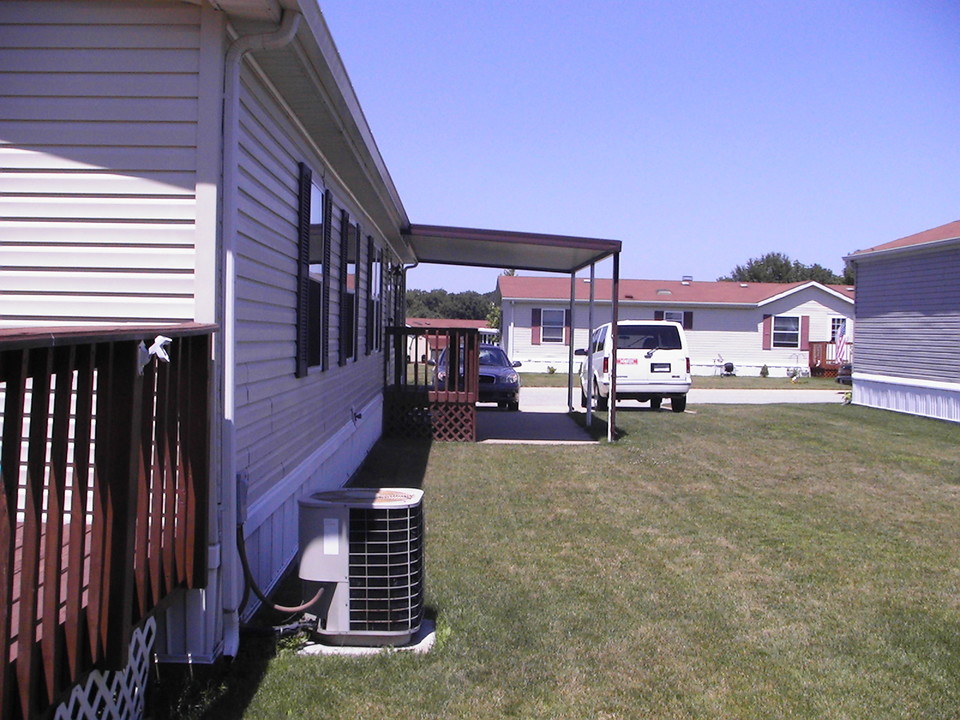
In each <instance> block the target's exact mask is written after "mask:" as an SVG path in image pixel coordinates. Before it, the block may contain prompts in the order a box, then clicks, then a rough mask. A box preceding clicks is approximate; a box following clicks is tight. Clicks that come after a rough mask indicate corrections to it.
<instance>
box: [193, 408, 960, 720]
mask: <svg viewBox="0 0 960 720" xmlns="http://www.w3.org/2000/svg"><path fill="white" fill-rule="evenodd" d="M691 410H692V412H688V413H683V414H674V413H671V412H659V413H652V412H629V411H621V412H620V413H618V422H619V423H620V424H621V430H622V432H623V439H622V440H621V441H620V442H619V443H617V444H616V445H613V446H611V445H607V444H605V443H602V444H599V445H596V446H577V447H569V446H568V447H544V446H520V445H516V446H504V445H495V446H493V445H468V444H435V445H433V446H432V447H430V448H420V450H421V451H422V452H420V453H419V454H417V453H414V454H413V455H412V457H413V459H414V461H413V462H410V463H409V466H401V465H400V464H398V463H397V458H398V457H404V456H405V455H404V452H405V451H404V446H403V444H401V443H393V444H384V445H382V446H381V447H380V451H379V454H378V455H377V456H375V458H374V459H373V462H372V463H371V465H370V467H369V468H368V470H369V472H368V474H366V475H365V476H364V478H363V479H364V480H365V481H366V482H368V483H373V482H377V481H379V482H381V483H382V484H388V485H400V484H414V483H416V484H420V483H421V482H422V485H423V487H424V489H425V491H426V500H425V508H426V511H427V521H428V545H427V559H428V573H429V574H428V595H429V598H428V605H429V609H430V612H431V613H434V614H435V615H436V618H437V624H438V627H439V642H438V647H437V648H436V649H435V650H434V651H433V652H432V653H430V654H428V655H425V656H411V655H406V654H402V653H384V654H382V655H380V656H378V657H375V658H372V659H344V658H304V657H299V656H297V655H295V654H294V653H293V652H292V650H290V649H288V648H287V647H286V646H285V645H284V643H281V646H280V649H279V650H276V651H275V648H274V645H273V643H272V642H271V641H268V640H264V639H262V638H250V639H247V640H245V641H244V648H243V649H242V653H241V655H242V657H241V658H238V661H237V662H236V663H235V665H234V667H233V668H232V670H231V673H230V674H228V675H227V676H226V677H225V678H224V677H221V678H218V679H217V681H216V682H214V683H211V685H209V686H208V687H207V692H208V695H212V696H216V695H217V694H218V693H219V696H220V699H219V701H217V700H209V699H208V700H206V701H205V702H207V703H208V704H209V706H210V707H211V710H210V711H209V712H208V714H207V717H211V718H213V717H216V718H231V717H244V718H270V719H273V718H282V717H298V718H299V717H304V718H306V717H310V718H312V717H325V718H501V717H515V718H570V719H577V720H581V719H583V718H771V719H773V718H871V719H872V720H875V719H877V718H911V719H912V718H954V717H960V590H958V589H960V563H958V557H960V513H958V511H960V484H958V483H960V480H958V478H960V453H958V452H957V447H958V445H960V427H958V426H957V425H953V424H948V423H940V422H935V421H929V420H924V419H920V418H914V417H908V416H903V415H895V414H892V413H885V412H880V411H873V410H868V409H864V408H859V407H854V406H843V405H796V406H785V405H779V406H775V405H774V406H749V407H747V406H729V405H723V406H721V405H715V406H710V405H701V406H696V407H693V408H691ZM598 417H599V418H601V419H603V418H604V417H605V416H604V414H602V413H601V414H598ZM275 620H276V619H275ZM200 704H202V702H201V701H199V700H196V701H194V705H195V706H197V705H200ZM238 708H239V709H238ZM183 716H184V717H186V715H183Z"/></svg>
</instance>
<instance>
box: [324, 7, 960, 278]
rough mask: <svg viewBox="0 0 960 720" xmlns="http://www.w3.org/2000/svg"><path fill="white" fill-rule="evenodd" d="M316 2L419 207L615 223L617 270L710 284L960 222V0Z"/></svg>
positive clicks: (476, 218)
mask: <svg viewBox="0 0 960 720" xmlns="http://www.w3.org/2000/svg"><path fill="white" fill-rule="evenodd" d="M320 6H321V9H322V11H323V13H324V16H325V17H326V20H327V23H328V25H329V27H330V30H331V33H332V34H333V37H334V40H335V42H336V44H337V47H338V49H339V51H340V54H341V56H342V58H343V60H344V63H345V64H346V67H347V71H348V73H349V75H350V78H351V81H352V82H353V85H354V89H355V90H356V92H357V95H358V97H359V98H360V103H361V105H362V107H363V109H364V113H365V115H366V118H367V122H368V123H369V124H370V127H371V128H372V130H373V133H374V136H375V137H376V139H377V144H378V146H379V148H380V152H381V154H382V155H383V157H384V159H385V161H386V164H387V167H388V168H389V170H390V173H391V175H392V177H393V180H394V183H395V184H396V186H397V189H398V191H399V193H400V197H401V199H402V200H403V203H404V207H405V208H406V210H407V214H408V216H409V218H410V221H411V222H413V223H426V224H442V225H457V226H464V227H478V228H492V229H501V230H519V231H529V232H545V233H558V234H565V235H581V236H587V237H602V238H613V239H617V240H622V241H623V254H622V258H621V275H622V276H623V277H631V278H647V279H679V278H680V277H681V276H682V275H693V277H694V279H695V280H715V279H716V278H717V277H719V276H721V275H724V274H726V273H728V272H729V271H730V270H731V269H732V268H733V267H734V266H735V265H737V264H742V263H744V262H746V261H747V260H749V259H750V258H753V257H759V256H761V255H763V254H764V253H767V252H771V251H777V252H784V253H786V254H788V255H789V256H790V257H791V258H793V259H795V260H799V261H800V262H802V263H804V264H812V263H820V264H821V265H824V266H825V267H829V268H831V269H833V270H835V271H837V272H839V271H840V270H842V267H843V260H842V258H843V256H844V255H845V254H848V253H850V252H852V251H854V250H857V249H860V248H865V247H870V246H872V245H876V244H879V243H882V242H887V241H890V240H895V239H897V238H899V237H903V236H905V235H910V234H913V233H915V232H920V231H921V230H926V229H928V228H931V227H935V226H937V225H942V224H943V223H946V222H950V221H953V220H957V219H960V112H958V109H960V104H958V100H960V61H958V40H957V39H958V37H960V3H957V2H955V0H899V1H897V0H890V1H881V0H869V1H844V0H829V1H825V2H821V1H819V0H803V1H800V0H767V1H765V2H761V1H759V0H756V1H753V0H751V1H747V0H742V1H738V0H722V1H721V0H716V1H708V0H703V1H698V2H692V1H688V0H636V1H635V2H614V1H613V0H576V1H567V0H552V1H550V2H547V1H545V0H512V1H501V0H489V1H480V0H477V1H473V2H438V1H436V0H434V1H433V2H430V1H428V0H404V1H403V2H388V1H387V0H320ZM610 272H611V271H610V268H609V264H605V265H602V266H600V267H598V275H599V276H609V274H610ZM497 274H498V272H497V271H495V270H482V269H461V268H451V267H447V266H430V265H422V266H420V267H418V268H416V269H414V270H413V271H411V272H410V273H409V275H408V287H410V288H422V289H432V288H437V287H442V288H445V289H447V290H449V291H451V292H459V291H463V290H477V291H480V292H487V291H489V290H492V289H493V288H494V286H495V284H496V276H497ZM521 274H523V273H522V272H521Z"/></svg>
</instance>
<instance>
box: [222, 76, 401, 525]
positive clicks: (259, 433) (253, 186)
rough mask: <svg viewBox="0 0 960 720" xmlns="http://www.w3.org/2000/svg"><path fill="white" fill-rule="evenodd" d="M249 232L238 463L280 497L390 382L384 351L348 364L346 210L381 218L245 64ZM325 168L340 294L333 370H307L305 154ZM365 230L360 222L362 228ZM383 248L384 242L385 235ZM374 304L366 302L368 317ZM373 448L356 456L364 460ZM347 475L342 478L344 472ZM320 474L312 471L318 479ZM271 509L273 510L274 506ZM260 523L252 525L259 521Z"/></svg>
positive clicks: (243, 155) (243, 224)
mask: <svg viewBox="0 0 960 720" xmlns="http://www.w3.org/2000/svg"><path fill="white" fill-rule="evenodd" d="M242 87H243V92H242V94H241V139H240V142H241V148H240V153H239V157H240V173H239V175H240V188H239V190H240V192H239V207H238V212H239V220H238V229H239V236H238V242H237V262H236V268H237V285H236V287H237V320H238V324H237V392H236V399H237V408H236V422H237V448H238V451H237V452H238V457H237V467H238V470H239V471H242V472H245V473H247V475H248V476H249V478H250V490H249V493H250V494H249V499H250V502H251V504H256V503H262V502H263V501H264V498H269V497H272V494H273V490H274V489H275V488H276V487H278V486H282V485H283V484H284V482H285V479H286V478H287V477H288V475H289V474H290V473H291V471H292V470H293V469H294V468H297V467H298V466H299V465H300V464H301V463H303V462H304V461H305V460H306V459H307V458H308V457H313V455H314V454H315V453H316V452H317V450H318V448H322V447H325V446H326V444H327V443H329V441H330V440H331V438H333V437H334V436H336V435H337V434H338V433H340V432H342V431H343V428H345V427H349V428H353V427H354V425H353V415H352V412H351V410H352V409H353V410H356V411H357V412H359V411H360V410H361V408H363V407H365V406H367V405H368V404H369V403H371V402H373V401H374V399H375V398H377V397H378V396H379V394H380V393H381V391H382V382H383V355H382V354H381V353H374V354H372V355H369V356H367V355H364V354H363V353H359V354H358V358H357V361H356V362H350V363H348V364H346V365H344V366H340V365H338V362H337V359H338V356H339V322H340V303H341V298H340V283H339V274H338V272H339V268H340V262H341V257H342V249H341V237H342V236H341V227H342V222H343V210H344V209H346V210H347V212H348V213H349V217H348V221H349V222H350V223H351V225H355V223H356V222H360V223H361V226H362V227H363V226H364V225H366V226H371V225H372V224H371V223H369V221H368V220H367V219H366V216H365V215H363V214H362V213H361V212H360V211H359V209H358V208H356V207H355V206H353V205H348V204H347V201H346V200H345V198H347V197H348V194H347V193H346V192H345V191H344V190H343V189H342V188H341V187H340V186H339V185H338V184H337V183H336V181H335V178H333V177H331V174H330V173H329V170H328V169H327V168H326V166H325V165H324V163H323V161H322V159H321V158H318V157H316V156H315V155H313V153H312V152H311V151H310V150H309V146H308V145H307V144H306V143H304V142H303V141H302V140H301V139H300V137H299V136H298V132H297V129H296V125H295V123H294V122H293V120H292V119H291V118H290V117H289V116H288V115H287V114H286V113H285V112H284V111H283V110H282V108H281V106H280V105H278V104H277V103H276V102H275V101H274V100H273V98H272V96H271V93H270V91H269V90H268V88H267V86H266V85H264V84H263V83H262V82H261V81H260V78H259V75H258V74H257V72H256V70H255V63H250V64H245V65H244V69H243V73H242ZM300 162H306V163H307V164H308V165H309V166H311V167H312V169H313V172H314V180H315V181H319V180H320V179H321V178H322V177H323V174H324V172H325V173H326V175H327V177H326V179H325V180H324V181H323V182H324V185H325V188H326V189H328V190H330V191H331V192H332V194H333V214H332V222H331V233H330V239H331V252H330V264H331V273H332V278H331V279H332V282H331V284H330V302H329V307H328V313H327V316H326V318H325V323H324V333H325V334H326V337H327V341H328V362H327V370H326V371H322V370H321V367H320V366H315V367H311V368H309V371H308V374H307V376H306V377H302V378H297V377H296V376H295V370H296V322H297V316H296V308H297V267H298V243H297V218H298V182H299V169H298V168H299V163H300ZM353 232H355V228H354V229H353ZM377 245H378V247H382V245H383V243H382V241H379V242H378V243H377ZM364 312H365V309H364V308H360V313H361V317H362V316H363V313H364ZM362 457H363V455H362V453H360V452H359V451H358V454H357V455H356V457H355V458H354V461H355V463H356V464H359V462H360V460H361V459H362ZM344 479H345V478H340V479H339V480H338V481H342V480H344ZM317 482H320V480H319V479H318V478H314V479H312V480H308V483H313V484H314V485H316V483H317ZM268 515H269V513H268ZM252 529H253V528H251V530H252Z"/></svg>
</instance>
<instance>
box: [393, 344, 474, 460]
mask: <svg viewBox="0 0 960 720" xmlns="http://www.w3.org/2000/svg"><path fill="white" fill-rule="evenodd" d="M387 337H388V338H389V341H390V342H391V344H392V352H391V353H390V357H391V358H392V367H389V368H387V383H386V388H385V391H384V434H385V435H388V436H391V435H392V436H398V435H399V436H401V437H423V438H431V439H433V440H459V441H473V440H475V439H476V424H477V411H476V403H477V399H478V397H479V389H480V386H479V382H480V380H479V368H480V360H479V357H480V334H479V331H478V330H477V329H476V328H442V327H429V328H426V327H416V328H411V327H391V328H387ZM442 351H446V354H447V358H446V361H445V363H444V366H445V368H446V369H453V372H447V373H446V376H445V377H444V378H443V380H442V381H441V382H437V380H436V371H437V369H438V368H437V366H435V365H434V364H433V363H434V361H435V360H436V359H437V358H438V357H439V355H440V353H441V352H442ZM457 368H462V370H463V372H462V373H461V372H458V371H457Z"/></svg>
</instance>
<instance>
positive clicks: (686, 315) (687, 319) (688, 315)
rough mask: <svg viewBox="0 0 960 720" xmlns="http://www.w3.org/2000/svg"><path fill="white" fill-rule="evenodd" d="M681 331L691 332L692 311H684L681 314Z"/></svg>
mask: <svg viewBox="0 0 960 720" xmlns="http://www.w3.org/2000/svg"><path fill="white" fill-rule="evenodd" d="M683 329H684V330H693V311H692V310H684V312H683Z"/></svg>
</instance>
